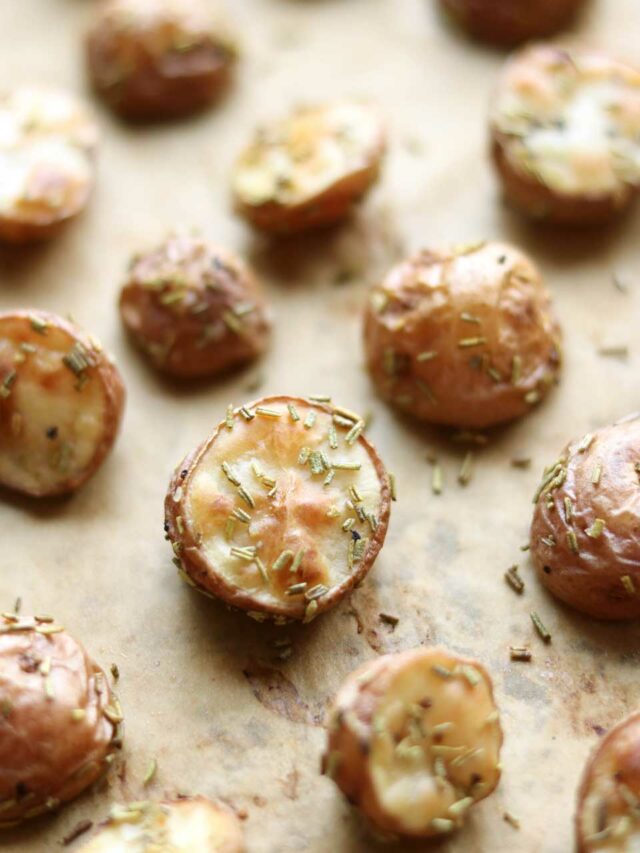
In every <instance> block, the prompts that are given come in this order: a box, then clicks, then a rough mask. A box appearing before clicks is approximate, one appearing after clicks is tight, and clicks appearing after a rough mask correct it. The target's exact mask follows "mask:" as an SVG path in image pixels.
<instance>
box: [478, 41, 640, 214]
mask: <svg viewBox="0 0 640 853" xmlns="http://www.w3.org/2000/svg"><path fill="white" fill-rule="evenodd" d="M607 87H608V88H609V90H610V92H611V94H610V95H609V103H610V104H611V105H613V106H610V107H608V106H607V105H606V104H605V103H603V100H602V94H601V93H602V91H604V90H605V89H606V88H607ZM590 88H591V89H592V91H589V89H590ZM587 104H588V105H589V108H588V109H587V108H586V107H585V105H587ZM639 132H640V73H639V72H638V71H637V70H636V69H634V68H632V67H630V66H628V65H625V64H624V63H621V62H618V61H616V60H614V59H612V58H610V57H608V56H606V55H605V54H599V53H594V52H590V51H584V50H578V49H574V48H572V49H568V48H563V47H559V46H557V45H552V44H544V43H540V44H534V45H530V46H528V47H525V48H523V49H521V50H520V51H518V52H516V53H515V54H513V56H512V57H511V58H510V59H509V61H508V62H507V63H506V64H505V66H504V69H503V71H502V73H501V76H500V79H499V83H498V86H497V89H496V92H495V96H494V99H493V104H492V109H491V121H490V136H491V151H492V157H493V161H494V164H495V166H496V169H497V172H498V175H499V177H500V180H501V183H502V189H503V194H504V197H505V199H506V200H507V201H508V202H509V203H510V204H512V205H513V207H514V208H516V209H517V210H519V211H520V212H521V213H523V214H525V215H526V216H528V217H530V218H532V219H535V220H538V221H544V222H548V223H555V224H559V225H569V226H593V225H598V224H601V223H605V222H607V221H609V220H611V219H612V218H613V217H615V216H616V215H618V214H619V213H621V212H622V211H624V210H625V209H626V208H627V207H628V206H629V205H630V203H631V202H632V201H633V200H634V198H635V197H636V196H637V193H638V187H639V186H640V169H639V168H638V155H639V153H640V151H639V146H638V134H639ZM541 140H542V142H541Z"/></svg>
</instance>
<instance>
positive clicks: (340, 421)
mask: <svg viewBox="0 0 640 853" xmlns="http://www.w3.org/2000/svg"><path fill="white" fill-rule="evenodd" d="M333 422H334V424H337V425H338V426H341V427H344V428H345V429H351V427H352V426H353V424H354V421H352V420H350V419H349V418H345V417H343V416H342V415H338V414H335V413H334V415H333Z"/></svg>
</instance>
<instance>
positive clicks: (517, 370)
mask: <svg viewBox="0 0 640 853" xmlns="http://www.w3.org/2000/svg"><path fill="white" fill-rule="evenodd" d="M521 377H522V358H521V357H520V356H519V355H514V357H513V358H512V359H511V384H512V385H517V384H518V382H520V379H521Z"/></svg>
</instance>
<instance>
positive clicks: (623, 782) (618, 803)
mask: <svg viewBox="0 0 640 853" xmlns="http://www.w3.org/2000/svg"><path fill="white" fill-rule="evenodd" d="M638 805H640V713H635V714H631V716H629V717H627V718H626V719H625V720H623V721H622V722H621V723H619V724H618V725H617V726H615V727H614V728H613V729H611V731H610V732H609V733H608V734H607V735H606V737H605V738H604V739H603V740H602V741H601V742H600V743H599V744H598V745H597V747H596V748H595V749H594V751H593V753H592V754H591V757H590V758H589V761H588V762H587V765H586V767H585V769H584V773H583V776H582V781H581V784H580V787H579V789H578V802H577V809H576V845H577V853H598V851H600V853H614V851H615V853H618V851H624V850H630V849H632V847H631V846H629V847H628V846H627V844H628V843H629V844H631V843H633V842H635V844H637V842H638V838H639V837H640V836H639V835H638V818H637V808H638ZM634 830H635V831H634ZM616 832H617V833H619V835H617V836H616ZM630 834H632V835H633V839H630V838H629V835H630ZM594 836H595V837H594ZM598 836H602V837H600V838H598ZM610 836H611V837H610Z"/></svg>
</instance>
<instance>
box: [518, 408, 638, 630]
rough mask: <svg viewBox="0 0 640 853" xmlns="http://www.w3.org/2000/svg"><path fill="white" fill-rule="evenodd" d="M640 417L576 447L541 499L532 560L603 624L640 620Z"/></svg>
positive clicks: (558, 591) (545, 483)
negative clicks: (639, 537) (610, 620)
mask: <svg viewBox="0 0 640 853" xmlns="http://www.w3.org/2000/svg"><path fill="white" fill-rule="evenodd" d="M639 447H640V416H638V415H632V416H631V417H629V418H625V419H624V420H622V421H618V423H615V424H613V425H611V426H607V427H603V428H602V429H599V430H596V431H595V432H593V433H588V434H587V435H585V436H584V437H583V438H581V439H579V440H577V441H572V442H570V443H569V444H568V445H567V446H566V447H565V448H564V450H563V451H562V453H561V454H560V456H559V457H558V459H557V460H556V461H555V462H553V463H552V464H551V465H549V466H548V467H547V468H546V469H545V471H544V475H543V479H542V482H541V484H540V486H539V488H538V491H537V493H536V496H535V504H536V506H535V510H534V514H533V521H532V524H531V557H532V560H533V563H534V565H535V567H536V570H537V572H538V576H539V578H540V580H541V581H542V583H543V584H544V585H545V586H546V587H547V589H548V590H549V591H550V592H552V593H553V594H554V595H555V596H557V598H559V599H560V600H561V601H564V602H566V603H567V604H569V605H571V607H575V608H576V610H580V611H582V612H583V613H586V614H588V615H589V616H594V617H595V618H597V619H637V618H638V617H640V545H639V544H638V518H640V459H639V455H638V448H639Z"/></svg>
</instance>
